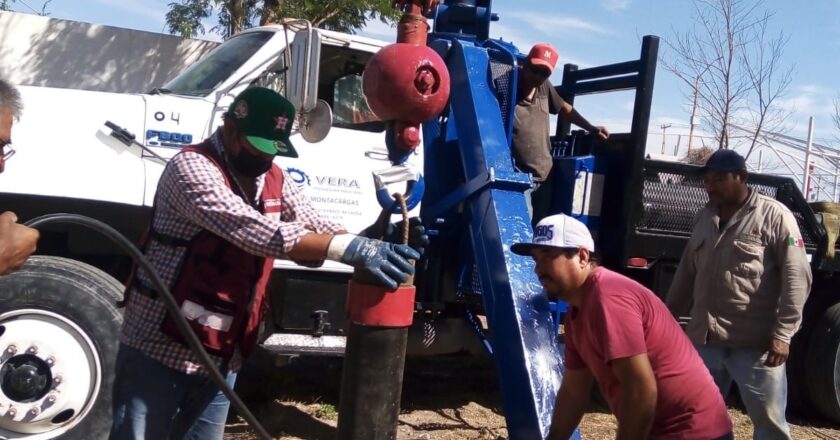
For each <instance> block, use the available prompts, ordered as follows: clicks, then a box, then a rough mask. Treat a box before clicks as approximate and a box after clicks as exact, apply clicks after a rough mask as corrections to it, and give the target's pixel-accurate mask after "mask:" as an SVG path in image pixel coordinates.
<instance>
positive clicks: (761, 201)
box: [666, 191, 811, 348]
mask: <svg viewBox="0 0 840 440" xmlns="http://www.w3.org/2000/svg"><path fill="white" fill-rule="evenodd" d="M719 224H720V216H719V214H718V210H717V208H716V207H715V206H713V205H712V204H711V203H710V204H709V205H707V206H706V207H705V208H704V209H703V210H701V211H700V213H699V214H698V216H697V220H696V223H695V225H694V230H693V232H692V235H691V238H690V239H689V241H688V244H687V245H686V247H685V250H684V251H683V255H682V260H681V261H680V265H679V268H678V269H677V273H676V274H675V276H674V280H673V282H672V284H671V288H670V290H669V292H668V296H667V300H666V302H667V304H668V307H669V308H670V309H671V311H672V312H673V313H674V314H675V315H677V316H686V315H688V314H689V312H690V316H691V321H690V322H689V324H688V327H687V328H686V331H687V333H688V336H689V337H690V338H691V340H692V341H693V342H694V343H695V344H705V343H707V342H714V343H719V344H723V345H728V346H733V347H756V348H767V347H768V346H769V344H770V342H771V340H772V339H773V338H775V339H779V340H780V341H784V342H788V343H790V339H791V338H792V337H793V334H794V333H796V331H797V330H798V329H799V324H800V322H801V320H802V308H803V306H804V305H805V300H806V299H807V297H808V293H809V292H810V290H811V267H810V264H809V263H808V257H807V255H806V253H805V246H804V244H803V242H802V235H801V233H800V231H799V227H798V226H797V224H796V219H795V218H794V217H793V214H792V213H791V212H790V210H788V209H787V207H786V206H784V205H783V204H781V203H779V202H778V201H776V200H774V199H772V198H769V197H766V196H764V195H761V194H759V193H757V192H755V191H751V192H750V195H749V197H748V198H747V200H746V202H745V203H744V205H743V206H742V207H741V208H740V209H739V210H738V211H737V212H736V213H735V215H733V216H732V218H731V219H730V220H729V222H727V223H726V224H725V225H724V227H723V228H720V227H719Z"/></svg>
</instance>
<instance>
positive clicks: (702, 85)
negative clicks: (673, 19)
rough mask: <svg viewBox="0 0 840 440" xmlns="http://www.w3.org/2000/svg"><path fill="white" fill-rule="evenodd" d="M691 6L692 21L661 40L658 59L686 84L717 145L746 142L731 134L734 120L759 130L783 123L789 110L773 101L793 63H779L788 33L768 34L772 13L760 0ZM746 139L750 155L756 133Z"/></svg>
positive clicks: (704, 0) (700, 1)
mask: <svg viewBox="0 0 840 440" xmlns="http://www.w3.org/2000/svg"><path fill="white" fill-rule="evenodd" d="M693 5H694V13H693V19H694V25H693V26H692V27H691V28H690V29H689V30H687V31H685V32H682V33H680V32H676V31H672V33H673V35H674V36H673V38H671V39H667V40H666V41H665V43H666V48H667V51H668V52H669V56H663V58H664V59H665V61H664V62H663V63H662V65H663V66H664V67H665V69H666V70H668V71H670V72H672V73H673V74H674V75H676V76H677V78H679V79H680V80H681V81H682V82H683V83H684V84H685V85H687V86H688V87H686V89H687V90H688V93H685V95H686V96H690V97H691V101H692V103H691V108H692V114H694V110H695V109H696V110H698V112H699V115H700V121H701V125H702V126H703V127H704V128H705V129H706V130H707V131H709V132H711V133H714V136H715V139H716V141H717V144H718V145H717V147H718V148H733V147H735V146H736V145H738V144H739V143H742V142H744V139H741V137H733V135H732V129H733V127H732V125H733V124H736V125H739V126H744V125H749V126H750V127H754V128H755V129H756V130H757V131H758V130H761V129H764V128H767V127H779V126H781V125H782V122H783V121H784V119H785V118H786V117H787V114H786V113H785V112H784V111H782V110H781V109H780V108H779V106H778V105H777V104H778V101H779V98H781V97H783V96H784V93H785V91H786V90H787V88H788V86H789V85H790V82H791V80H792V68H788V67H783V66H782V64H781V63H782V58H783V57H782V53H783V49H784V46H785V45H786V43H787V37H786V36H785V35H784V34H780V35H779V36H778V37H776V38H770V36H769V35H768V32H767V29H768V26H767V25H768V23H769V21H770V19H771V18H772V17H773V13H772V12H765V11H764V7H763V6H764V0H694V2H693ZM745 118H746V119H747V120H744V119H745ZM693 121H694V117H692V122H693ZM692 129H693V124H692ZM748 142H749V143H750V148H749V152H748V154H749V153H751V152H752V151H753V149H754V148H755V146H756V145H757V141H756V136H755V135H754V136H752V138H751V139H749V140H748Z"/></svg>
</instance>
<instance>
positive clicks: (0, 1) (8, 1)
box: [0, 0, 53, 17]
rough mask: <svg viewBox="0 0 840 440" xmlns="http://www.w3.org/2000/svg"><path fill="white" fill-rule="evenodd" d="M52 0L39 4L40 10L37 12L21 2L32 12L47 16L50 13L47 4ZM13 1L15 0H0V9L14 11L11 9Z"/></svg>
mask: <svg viewBox="0 0 840 440" xmlns="http://www.w3.org/2000/svg"><path fill="white" fill-rule="evenodd" d="M52 1H53V0H46V1H45V2H44V4H43V5H41V12H38V11H37V10H35V9H32V7H31V6H29V5H28V4H26V3H23V4H24V5H26V7H27V8H29V10H31V11H32V12H34V13H36V14H38V15H40V16H43V17H47V16H49V15H50V13H49V12H47V5H49V4H50V3H52ZM14 2H15V0H0V11H14V9H12V3H14Z"/></svg>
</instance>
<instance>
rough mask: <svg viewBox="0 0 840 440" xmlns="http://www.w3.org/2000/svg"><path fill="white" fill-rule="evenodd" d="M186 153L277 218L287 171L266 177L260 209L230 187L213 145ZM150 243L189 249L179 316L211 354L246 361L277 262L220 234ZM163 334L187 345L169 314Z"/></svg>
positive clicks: (177, 294) (177, 289)
mask: <svg viewBox="0 0 840 440" xmlns="http://www.w3.org/2000/svg"><path fill="white" fill-rule="evenodd" d="M182 151H189V152H194V153H199V154H201V155H203V156H205V157H206V158H208V159H210V161H211V162H213V164H214V165H216V166H217V167H218V168H219V170H220V171H221V172H222V175H223V176H224V178H225V183H226V184H227V186H228V188H231V190H233V191H234V192H235V193H236V194H237V195H239V196H240V197H242V198H243V200H245V201H246V203H248V204H250V205H252V206H254V208H255V209H257V210H258V211H259V212H261V213H263V214H270V213H279V212H280V210H281V201H282V186H283V172H282V171H280V168H279V167H278V166H277V165H273V166H272V167H271V169H270V170H269V171H268V173H266V177H265V184H264V185H263V190H262V195H261V196H260V201H259V204H257V205H254V204H253V203H252V202H251V201H250V200H248V198H247V196H246V195H244V194H240V192H239V190H238V185H232V184H231V179H232V176H230V175H229V174H228V172H227V170H226V168H225V167H224V165H223V164H222V161H221V158H220V157H219V156H218V154H217V152H216V150H215V149H214V148H213V146H212V144H211V143H209V142H206V141H205V142H204V143H203V144H199V145H191V146H188V147H184V148H183V150H182ZM151 238H152V239H155V240H157V241H161V242H163V243H164V244H170V245H175V246H178V245H182V246H186V247H187V252H186V255H185V256H184V260H183V261H182V264H181V269H180V272H179V274H178V276H177V278H176V281H175V285H174V287H173V289H172V295H173V296H174V298H175V301H176V302H177V303H178V306H179V307H180V309H181V313H182V314H183V315H184V317H185V318H187V321H188V322H189V324H190V326H191V327H192V329H193V331H195V333H196V335H197V336H198V338H199V339H200V340H201V343H202V344H203V345H204V347H205V348H206V349H207V351H208V353H211V354H215V355H218V356H222V357H224V358H226V359H229V358H230V357H231V356H232V355H233V353H234V350H235V348H236V347H237V346H238V347H239V350H240V352H241V353H242V354H243V355H244V356H247V355H248V354H249V353H250V352H251V351H252V350H253V349H254V347H255V346H256V345H257V339H258V337H259V327H260V322H261V321H262V318H263V316H264V315H265V312H266V311H267V310H268V301H267V300H266V287H267V285H268V279H269V277H270V276H271V270H272V268H273V266H274V259H272V258H264V257H258V256H255V255H251V254H249V253H248V252H246V251H244V250H242V249H241V248H239V247H237V246H235V245H233V244H232V243H230V242H229V241H227V240H225V239H224V238H222V237H219V236H218V235H216V234H214V233H212V232H210V231H207V230H201V231H200V232H199V233H198V234H196V235H195V236H194V237H193V238H192V239H190V240H182V239H178V238H175V237H168V238H170V239H174V240H176V241H180V242H181V243H172V240H168V239H167V237H165V236H162V234H160V233H157V232H156V231H154V228H152V230H151ZM161 329H162V331H163V332H164V333H165V334H167V335H168V336H170V337H172V338H173V339H175V340H176V341H179V342H181V343H184V344H186V340H185V338H184V337H183V336H182V335H181V332H180V331H179V330H178V328H177V326H176V325H175V321H174V320H173V319H172V318H171V317H170V315H169V314H167V316H166V319H164V321H163V324H162V326H161Z"/></svg>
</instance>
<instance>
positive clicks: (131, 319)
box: [120, 132, 343, 374]
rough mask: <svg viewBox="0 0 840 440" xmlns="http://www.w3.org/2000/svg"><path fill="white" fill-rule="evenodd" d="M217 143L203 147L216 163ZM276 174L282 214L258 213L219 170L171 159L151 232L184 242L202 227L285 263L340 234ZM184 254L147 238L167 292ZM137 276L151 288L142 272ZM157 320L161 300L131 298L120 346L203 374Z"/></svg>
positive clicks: (191, 156) (162, 311) (188, 155)
mask: <svg viewBox="0 0 840 440" xmlns="http://www.w3.org/2000/svg"><path fill="white" fill-rule="evenodd" d="M220 138H221V136H220V134H219V132H217V133H216V134H215V135H214V136H213V137H212V138H211V141H212V142H213V145H214V148H216V150H217V151H219V152H220V153H221V154H222V157H226V156H225V155H224V149H223V148H222V147H221V139H220ZM283 174H284V179H283V206H282V211H281V212H280V213H276V214H268V215H264V214H261V213H260V212H259V211H257V210H255V209H254V208H253V207H251V206H250V205H249V204H247V203H245V201H244V200H242V199H241V198H240V197H239V196H237V195H236V194H235V193H234V192H233V191H232V190H231V189H230V188H229V187H228V186H227V185H226V184H225V179H224V177H223V175H222V172H221V171H220V170H219V168H218V167H216V166H215V165H214V164H213V163H212V162H211V161H210V160H209V159H207V158H206V157H204V156H202V155H201V154H199V153H192V152H182V153H179V154H177V155H175V157H173V158H172V160H171V161H170V162H169V163H168V164H167V166H166V169H165V170H164V172H163V175H161V178H160V181H159V183H158V186H157V194H156V199H155V211H154V218H153V219H152V221H153V225H154V230H155V231H157V232H159V233H161V234H164V235H167V236H172V237H176V238H182V239H186V240H189V239H191V238H192V237H193V236H194V235H195V234H197V233H198V232H199V231H201V230H202V229H206V230H208V231H210V232H212V233H214V234H217V235H218V236H220V237H222V238H224V239H226V240H228V241H230V242H231V243H233V244H234V245H236V246H238V247H240V248H242V249H244V250H246V251H248V252H250V253H251V254H254V255H258V256H263V257H271V258H287V254H288V252H289V251H290V250H291V249H292V248H293V247H294V246H295V244H297V242H298V241H300V239H301V237H303V236H304V235H306V234H308V233H311V232H316V233H321V234H329V233H335V232H338V231H341V230H343V227H342V226H340V225H338V224H335V223H332V222H329V221H326V220H324V219H322V218H321V217H320V216H319V215H318V213H316V212H315V210H314V209H313V208H312V206H311V205H310V204H309V201H308V200H307V199H306V197H305V196H304V195H303V193H302V192H301V191H300V189H299V188H298V187H297V185H295V183H294V182H293V181H292V179H291V178H290V177H289V176H288V174H286V172H285V171H284V172H283ZM264 183H265V176H264V175H263V176H260V177H258V178H257V191H256V198H255V199H256V200H259V198H260V194H262V188H263V185H264ZM185 254H186V248H184V247H176V246H167V245H164V244H161V243H159V242H157V241H155V240H150V241H149V243H148V245H147V247H146V257H147V258H148V259H149V262H151V264H152V266H154V268H155V270H157V272H158V273H159V274H160V277H161V279H162V280H163V281H164V282H165V283H166V284H167V286H168V287H169V288H170V289H172V288H173V286H174V284H175V281H176V279H177V276H178V268H179V266H180V264H181V261H182V260H183V258H184V256H185ZM307 265H311V264H307ZM138 278H139V281H140V282H141V283H143V284H145V285H147V286H152V283H151V281H150V278H149V277H148V276H146V275H145V274H144V273H143V271H142V270H141V271H139V273H138ZM165 316H166V308H165V306H164V304H163V302H162V301H161V300H159V299H152V298H149V297H147V296H144V295H142V294H140V293H138V292H136V291H134V292H131V294H130V295H129V300H128V303H127V305H126V309H125V314H124V320H123V327H122V333H121V335H120V341H121V342H122V343H123V344H126V345H128V346H130V347H134V348H136V349H138V350H140V351H142V352H143V353H145V354H146V355H148V356H149V357H151V358H153V359H155V360H157V361H159V362H161V363H162V364H164V365H166V366H168V367H170V368H173V369H175V370H178V371H182V372H185V373H188V374H207V373H206V371H204V368H203V367H202V366H201V365H200V364H199V361H198V356H196V355H195V354H193V352H192V350H190V349H189V348H188V347H187V346H185V345H182V344H181V343H178V342H176V341H174V340H172V339H171V338H170V337H168V336H166V335H165V334H163V333H162V332H161V331H160V326H161V323H162V322H163V319H164V317H165ZM211 357H212V358H213V359H214V361H215V362H216V364H217V365H221V364H222V359H221V358H219V357H215V356H212V355H211ZM240 365H241V359H240V357H239V356H238V355H236V356H234V357H233V359H232V360H231V361H230V365H229V368H230V369H231V370H234V371H235V370H237V369H238V368H239V366H240Z"/></svg>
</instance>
